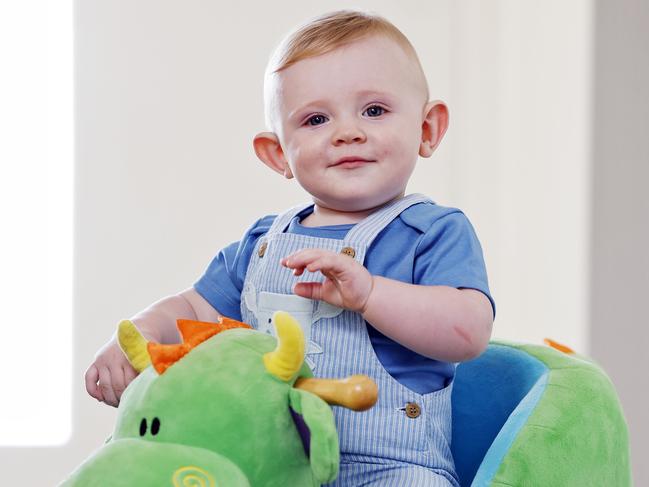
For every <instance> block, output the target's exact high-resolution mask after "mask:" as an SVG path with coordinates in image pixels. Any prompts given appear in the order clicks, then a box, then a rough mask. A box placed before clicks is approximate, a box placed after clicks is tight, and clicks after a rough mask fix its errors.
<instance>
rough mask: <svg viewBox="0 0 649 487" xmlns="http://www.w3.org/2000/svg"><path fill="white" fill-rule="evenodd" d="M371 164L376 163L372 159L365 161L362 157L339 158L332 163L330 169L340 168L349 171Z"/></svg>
mask: <svg viewBox="0 0 649 487" xmlns="http://www.w3.org/2000/svg"><path fill="white" fill-rule="evenodd" d="M371 162H376V160H374V159H366V158H364V157H358V156H346V157H341V158H340V159H338V160H337V161H336V162H334V163H333V164H332V165H331V166H330V167H340V168H346V169H351V168H354V167H360V166H364V165H366V164H368V163H371Z"/></svg>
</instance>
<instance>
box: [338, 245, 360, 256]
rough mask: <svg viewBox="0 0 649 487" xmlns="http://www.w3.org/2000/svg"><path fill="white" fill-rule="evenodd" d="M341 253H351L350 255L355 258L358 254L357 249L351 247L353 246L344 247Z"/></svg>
mask: <svg viewBox="0 0 649 487" xmlns="http://www.w3.org/2000/svg"><path fill="white" fill-rule="evenodd" d="M340 253H341V254H345V255H349V256H350V257H352V258H354V256H355V255H356V251H355V250H354V249H353V248H351V247H343V248H342V250H341V251H340Z"/></svg>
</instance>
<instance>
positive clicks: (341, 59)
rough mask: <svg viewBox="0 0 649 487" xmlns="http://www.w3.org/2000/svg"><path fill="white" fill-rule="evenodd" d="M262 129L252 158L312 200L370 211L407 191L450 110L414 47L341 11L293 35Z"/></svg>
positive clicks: (269, 77) (280, 53) (277, 57)
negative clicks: (434, 93)
mask: <svg viewBox="0 0 649 487" xmlns="http://www.w3.org/2000/svg"><path fill="white" fill-rule="evenodd" d="M264 103H265V109H266V124H267V126H268V129H269V130H270V131H269V132H262V133H260V134H257V136H256V137H255V139H254V147H255V152H256V153H257V155H258V156H259V158H260V159H261V160H262V161H263V162H264V163H265V164H266V165H268V166H269V167H270V168H271V169H273V170H275V171H276V172H278V173H280V174H283V175H284V176H285V177H287V178H292V177H295V178H296V179H297V181H298V183H299V184H300V185H301V186H302V187H303V188H304V189H305V190H306V191H307V192H308V193H310V194H311V195H312V196H313V200H314V202H315V203H316V204H317V205H319V206H321V207H325V208H328V209H331V210H335V211H339V212H362V211H367V210H370V209H372V208H375V207H377V206H380V205H382V204H385V203H386V202H388V201H391V200H393V199H395V198H398V197H400V196H402V195H403V194H404V192H405V188H406V185H407V183H408V179H409V178H410V175H411V174H412V171H413V170H414V167H415V163H416V162H417V158H418V156H422V157H429V156H430V155H431V154H432V153H433V151H434V150H435V148H436V147H437V145H438V144H439V142H440V140H441V139H442V136H443V135H444V132H445V131H446V127H447V124H448V111H447V109H446V106H445V105H444V104H443V103H442V102H439V101H435V102H429V101H428V85H427V82H426V78H425V76H424V73H423V70H422V69H421V65H420V64H419V60H418V58H417V54H416V52H415V50H414V48H413V47H412V45H411V44H410V42H409V41H408V39H407V38H406V37H405V36H404V35H403V34H402V33H401V32H400V31H399V30H398V29H397V28H396V27H395V26H394V25H392V24H391V23H390V22H388V21H387V20H385V19H383V18H381V17H378V16H376V15H372V14H367V13H363V12H354V11H340V12H333V13H331V14H327V15H324V16H322V17H319V18H317V19H315V20H313V21H311V22H309V23H307V24H306V25H304V26H302V27H300V28H299V29H298V30H296V31H295V32H293V33H292V34H290V35H289V36H288V37H287V38H286V39H284V41H283V42H282V43H281V44H280V46H279V47H278V48H277V50H276V51H275V53H274V55H273V56H272V57H271V60H270V62H269V65H268V68H267V70H266V77H265V80H264Z"/></svg>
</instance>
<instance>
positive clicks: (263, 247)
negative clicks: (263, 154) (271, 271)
mask: <svg viewBox="0 0 649 487" xmlns="http://www.w3.org/2000/svg"><path fill="white" fill-rule="evenodd" d="M266 247H268V242H264V243H263V244H261V245H260V246H259V250H258V251H257V255H259V257H263V256H264V254H265V253H266Z"/></svg>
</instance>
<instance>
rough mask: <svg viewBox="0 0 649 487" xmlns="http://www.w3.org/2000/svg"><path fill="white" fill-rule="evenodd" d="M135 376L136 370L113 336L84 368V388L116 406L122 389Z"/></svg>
mask: <svg viewBox="0 0 649 487" xmlns="http://www.w3.org/2000/svg"><path fill="white" fill-rule="evenodd" d="M136 376H137V372H135V370H134V369H133V367H132V366H131V364H130V363H129V362H128V360H127V359H126V357H125V356H124V353H123V352H122V350H121V348H119V345H118V344H117V341H116V340H115V339H114V338H113V339H112V340H110V341H109V342H108V343H107V344H106V345H104V346H103V347H102V348H101V349H100V350H99V352H97V355H96V356H95V361H94V362H93V363H92V364H91V365H90V367H88V370H86V377H85V378H86V390H87V391H88V394H90V395H91V396H92V397H94V398H95V399H97V400H98V401H103V402H105V403H106V404H109V405H110V406H114V407H117V405H118V404H119V400H120V398H121V397H122V393H123V392H124V389H126V386H128V385H129V383H130V382H131V381H132V380H133V379H135V377H136Z"/></svg>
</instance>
